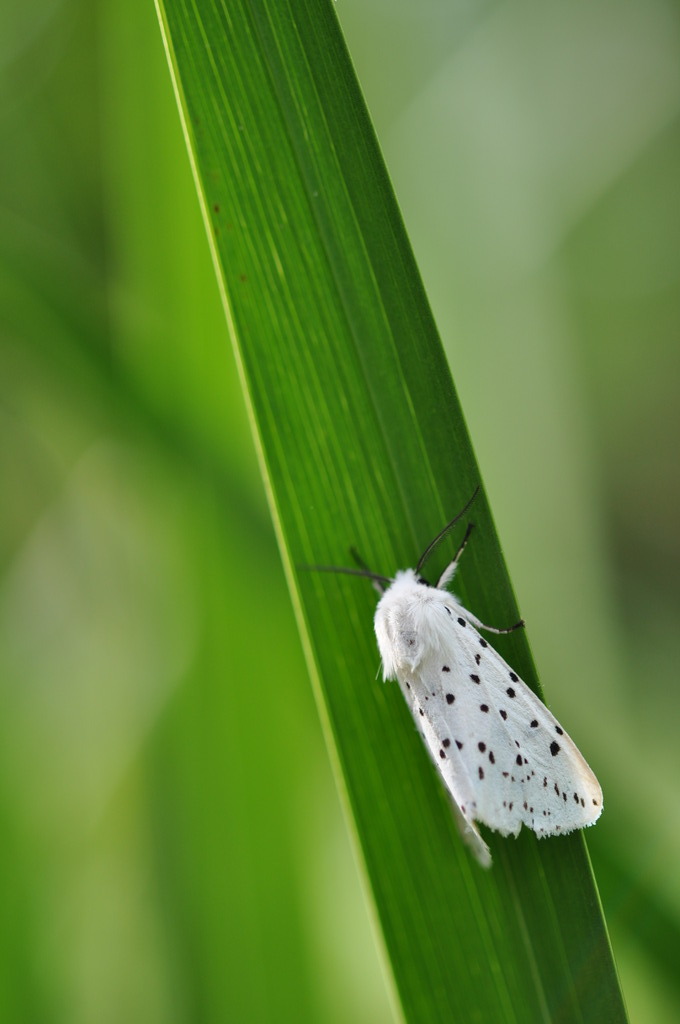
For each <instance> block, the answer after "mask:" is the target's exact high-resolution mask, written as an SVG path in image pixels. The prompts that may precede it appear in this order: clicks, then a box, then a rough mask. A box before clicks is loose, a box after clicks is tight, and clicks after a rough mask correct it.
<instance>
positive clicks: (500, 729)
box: [318, 492, 602, 867]
mask: <svg viewBox="0 0 680 1024" xmlns="http://www.w3.org/2000/svg"><path fill="white" fill-rule="evenodd" d="M475 495H476V492H475ZM475 495H473V498H472V499H471V501H470V502H468V505H467V506H466V507H465V509H463V511H462V512H461V513H459V515H458V516H456V518H455V519H454V520H452V522H451V523H449V524H448V525H447V526H446V527H445V528H444V530H442V531H441V533H440V534H439V535H438V536H437V537H436V538H435V539H434V540H433V541H432V543H431V544H430V545H429V546H428V548H427V550H426V551H425V553H424V554H423V556H422V557H421V559H420V560H419V562H418V565H417V567H416V568H415V569H404V570H403V571H401V572H398V573H397V574H396V576H395V577H394V579H389V578H387V577H384V576H378V575H376V574H375V573H371V572H370V571H369V570H367V569H366V568H365V567H364V568H363V569H361V570H351V569H349V570H340V571H347V572H350V573H356V574H357V575H365V576H369V577H370V578H371V579H372V580H373V582H374V586H375V587H376V589H377V590H378V592H379V593H380V594H381V598H380V601H379V602H378V606H377V608H376V612H375V634H376V637H377V640H378V648H379V650H380V656H381V658H382V665H383V678H384V679H385V680H388V679H396V680H397V682H398V683H399V686H400V687H401V691H402V693H403V695H404V699H405V700H406V703H407V705H408V707H409V709H410V711H411V714H412V715H413V718H414V721H415V723H416V726H417V728H418V730H419V732H420V734H421V736H422V738H423V740H424V742H425V746H426V747H427V749H428V751H429V753H430V755H431V757H432V760H433V761H434V763H435V764H436V766H437V768H438V770H439V773H440V774H441V777H442V779H443V781H444V784H445V785H446V788H447V790H448V792H449V794H450V796H451V799H452V801H453V806H454V812H455V815H456V819H457V821H458V824H459V826H460V829H461V832H462V834H463V837H464V839H465V841H466V842H467V843H468V844H469V846H470V847H471V848H472V851H473V852H474V854H475V856H476V857H477V860H478V861H479V862H480V864H482V865H483V866H484V867H489V866H490V864H491V854H490V852H489V848H488V846H487V844H486V843H485V842H484V840H483V839H482V837H481V835H480V833H479V830H478V828H477V826H476V825H475V822H481V823H482V824H484V825H487V826H488V827H489V828H490V829H493V830H494V831H496V832H500V834H501V835H503V836H508V835H515V836H516V835H517V834H518V833H519V831H520V829H521V827H522V825H526V826H527V828H530V829H533V831H534V832H535V833H536V834H537V835H538V836H551V835H562V834H565V833H567V832H572V831H573V830H574V829H578V828H583V827H584V826H586V825H592V824H593V823H594V822H595V821H596V820H597V818H598V817H599V816H600V814H601V812H602V791H601V789H600V786H599V784H598V781H597V779H596V778H595V776H594V774H593V772H592V771H591V770H590V768H589V767H588V765H587V764H586V761H585V760H584V758H583V756H582V755H581V754H580V753H579V751H578V749H577V747H576V745H575V744H574V742H573V741H572V740H571V739H570V738H569V736H568V735H567V734H566V732H565V731H564V729H563V728H562V726H561V725H560V724H559V722H558V721H557V720H556V719H555V718H554V717H553V716H552V715H551V714H550V712H549V711H548V709H547V708H546V707H545V705H544V704H543V703H542V702H541V701H540V700H539V699H538V697H537V696H536V695H535V694H534V693H533V692H532V690H530V689H529V687H528V686H526V684H525V683H523V682H522V680H521V679H520V678H519V676H518V675H517V674H516V673H515V672H513V670H512V669H511V668H510V666H509V665H508V664H507V663H506V662H505V661H504V660H503V658H501V656H500V654H498V653H497V652H496V651H495V650H494V649H493V648H492V647H490V646H489V644H488V642H487V641H486V640H485V639H484V638H483V637H482V636H481V635H480V633H479V630H485V631H488V632H491V633H508V632H510V631H511V630H508V629H494V628H493V627H492V626H485V625H484V624H483V623H482V622H480V620H479V619H478V618H477V617H476V616H475V615H473V614H472V613H471V612H469V611H467V610H466V609H465V608H464V607H463V606H462V605H461V604H460V602H459V601H458V600H457V599H456V598H455V597H454V596H453V594H451V593H450V592H449V591H448V590H446V586H447V584H449V583H450V582H451V580H452V579H453V577H454V575H455V572H456V569H457V567H458V561H459V559H460V556H461V554H462V553H463V550H464V548H465V545H466V543H467V540H468V538H469V536H470V532H471V530H472V524H470V525H469V526H468V529H467V532H466V534H465V538H464V539H463V542H462V544H461V545H460V548H459V549H458V552H457V553H456V556H455V558H454V559H453V561H452V562H451V563H450V564H449V565H448V566H447V568H446V569H445V570H444V572H443V573H442V575H441V576H440V578H439V580H438V581H437V584H436V586H431V585H430V584H429V583H427V581H426V580H425V579H424V578H423V577H422V576H421V574H420V569H421V568H422V566H423V564H424V562H425V560H426V559H427V558H428V557H429V555H430V554H431V553H432V551H433V550H434V547H435V546H436V545H437V543H438V542H439V541H440V540H442V539H443V537H444V536H445V535H446V534H447V532H448V531H449V529H450V528H451V527H452V526H453V525H454V523H456V522H457V521H458V520H459V519H460V518H461V516H462V515H464V514H465V512H466V511H467V508H468V507H469V505H470V504H471V502H472V500H474V497H475ZM318 568H321V567H318ZM521 625H523V623H522V622H519V623H517V626H521ZM517 626H513V627H511V629H515V628H517Z"/></svg>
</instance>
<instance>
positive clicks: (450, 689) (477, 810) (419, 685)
mask: <svg viewBox="0 0 680 1024" xmlns="http://www.w3.org/2000/svg"><path fill="white" fill-rule="evenodd" d="M453 600H454V599H452V602H453ZM444 611H445V609H444V608H442V614H443V613H444ZM460 611H463V613H464V610H463V609H461V608H460V606H459V605H457V604H455V605H454V604H452V605H451V609H450V611H449V612H448V613H447V626H446V633H445V637H446V639H444V640H443V641H442V642H440V643H438V644H435V645H434V646H433V647H432V649H431V650H430V652H429V654H428V657H427V658H426V659H424V660H423V662H422V664H421V665H420V666H419V668H418V671H417V672H416V673H414V674H413V676H412V678H411V679H410V681H409V690H408V691H407V693H408V695H409V704H410V706H411V710H412V713H413V716H414V718H415V720H416V722H417V723H418V724H419V726H420V729H421V732H422V735H423V739H424V740H425V743H426V745H427V747H428V750H429V752H430V754H431V756H432V759H433V760H434V762H435V764H436V765H437V768H438V769H439V771H440V773H441V775H442V778H443V780H444V782H445V784H446V787H447V789H448V790H449V793H450V794H451V797H452V799H453V800H454V802H455V803H456V805H457V806H458V808H459V810H460V813H461V815H462V817H463V818H464V820H465V822H466V826H469V827H470V828H471V829H472V830H473V832H474V831H476V829H475V828H474V824H473V822H474V821H478V822H481V823H483V824H485V825H487V826H488V827H489V828H491V829H493V830H495V831H497V832H500V833H501V834H502V835H510V834H514V835H517V833H518V832H519V830H520V829H521V827H522V825H526V826H527V827H528V828H531V829H532V830H533V831H534V832H536V833H537V835H539V836H547V835H556V834H561V833H567V832H571V831H573V830H574V829H577V828H583V827H584V826H586V825H591V824H593V822H594V821H596V820H597V818H598V817H599V815H600V813H601V811H602V791H601V789H600V786H599V784H598V782H597V779H596V778H595V776H594V774H593V772H592V771H591V769H590V768H589V766H588V764H587V763H586V761H585V759H584V758H583V756H582V755H581V753H580V752H579V750H578V748H577V747H576V745H575V743H574V742H573V740H571V738H570V737H569V736H568V735H567V733H566V732H565V731H564V729H563V728H562V727H561V726H560V724H559V722H558V721H557V720H556V719H555V718H554V716H553V715H552V714H551V713H550V712H549V711H548V709H547V708H546V707H545V705H544V704H543V703H542V702H541V701H540V700H539V698H538V697H537V696H536V695H535V694H534V693H533V691H532V690H530V689H529V687H528V686H526V684H525V683H523V682H522V680H521V679H520V678H519V677H518V675H517V673H516V672H514V671H513V670H512V669H511V668H510V666H509V665H508V664H507V663H506V662H505V661H504V660H503V658H501V656H500V655H499V654H498V653H497V651H495V650H494V649H493V648H492V647H491V646H490V645H489V643H488V641H486V640H485V639H484V638H483V637H482V636H481V634H480V633H479V632H478V631H477V629H476V628H475V627H474V626H473V625H472V623H471V622H470V621H469V620H468V619H466V618H465V617H464V614H465V613H464V614H463V616H461V615H459V612H460ZM452 613H454V614H452ZM440 635H441V632H440ZM449 638H450V639H449ZM402 689H404V687H403V686H402ZM477 835H478V836H479V833H478V832H477ZM479 841H480V842H482V843H483V840H482V839H481V837H479Z"/></svg>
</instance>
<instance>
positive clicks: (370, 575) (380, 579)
mask: <svg viewBox="0 0 680 1024" xmlns="http://www.w3.org/2000/svg"><path fill="white" fill-rule="evenodd" d="M298 568H300V569H303V570H304V571H305V572H339V573H342V574H344V575H345V576H364V577H365V578H366V579H368V580H372V581H373V586H374V587H375V588H376V590H377V591H378V593H379V594H380V595H382V594H384V593H385V591H386V589H387V588H388V587H389V585H390V583H391V582H392V580H391V579H390V578H389V576H381V575H380V574H379V573H377V572H371V570H370V569H348V568H346V567H345V566H344V565H300V566H298Z"/></svg>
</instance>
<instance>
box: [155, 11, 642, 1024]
mask: <svg viewBox="0 0 680 1024" xmlns="http://www.w3.org/2000/svg"><path fill="white" fill-rule="evenodd" d="M159 7H160V17H161V23H162V26H163V30H164V35H165V39H166V45H167V48H168V53H169V57H170V64H171V68H172V73H173V76H174V81H175V85H176V89H177V93H178V98H179V101H180V109H181V111H182V115H183V118H184V123H185V130H186V135H187V141H188V145H189V150H190V154H191V158H192V161H193V163H194V168H195V172H196V179H197V183H198V189H199V194H200V197H201V202H202V205H203V210H204V214H205V218H206V222H207V224H208V228H209V236H210V239H211V244H212V247H213V252H214V257H215V263H216V267H217V270H218V276H219V279H220V282H221V285H222V287H223V290H224V294H225V299H226V309H227V313H228V318H229V323H230V328H231V332H232V337H233V340H234V345H235V348H236V352H237V356H238V359H239V364H240V366H241V370H242V378H243V384H244V391H245V394H246V399H247V401H248V403H249V406H250V409H251V412H252V417H253V423H254V428H255V434H256V438H257V441H258V446H259V450H260V453H261V459H262V465H263V468H264V470H265V477H266V480H267V484H268V488H269V491H270V495H271V503H272V508H273V511H274V517H275V522H276V525H277V530H278V533H279V538H280V542H281V549H282V552H283V556H284V562H285V564H286V567H287V571H288V574H289V578H290V582H291V588H292V593H293V597H294V601H295V603H296V607H297V610H298V614H299V619H300V622H301V625H302V630H303V639H304V640H305V643H306V646H307V648H308V650H309V652H310V655H311V661H312V662H313V665H314V666H315V679H316V682H317V697H318V702H319V706H320V709H321V713H322V718H323V720H324V722H325V725H326V728H327V733H328V737H329V741H330V748H331V750H332V752H333V753H334V756H335V760H336V762H337V766H338V769H339V777H340V778H341V780H342V785H343V786H344V791H345V793H346V796H347V803H348V806H349V808H350V810H351V818H352V821H353V823H354V828H355V831H356V836H357V839H358V842H359V845H360V848H361V851H362V855H363V861H364V864H365V868H366V874H367V878H368V880H369V883H370V888H371V891H372V895H373V900H374V904H375V907H376V910H377V913H378V916H379V919H380V923H381V927H382V933H383V936H384V942H385V947H386V950H387V953H388V956H389V960H390V964H391V969H392V973H393V976H394V979H395V984H396V988H397V990H398V993H399V998H400V1000H401V1004H402V1007H403V1011H404V1016H405V1017H406V1019H408V1020H412V1021H418V1022H419V1024H421V1022H428V1021H449V1020H454V1019H460V1020H465V1021H473V1020H479V1021H517V1022H520V1021H521V1022H526V1021H534V1020H536V1021H539V1020H545V1021H565V1022H566V1021H579V1022H580V1021H583V1022H585V1021H591V1020H592V1021H595V1020H596V1021H598V1022H601V1021H612V1022H614V1021H621V1020H624V1019H625V1013H624V1010H623V1006H622V1000H621V995H620V992H619V988H618V982H617V978H616V973H615V970H614V966H613V961H612V957H611V951H610V947H609V943H608V939H607V934H606V930H605V926H604V922H603V919H602V914H601V909H600V905H599V901H598V896H597V892H596V889H595V886H594V882H593V879H592V875H591V871H590V866H589V863H588V858H587V854H586V851H585V845H584V843H583V839H582V837H581V836H580V835H575V836H570V837H566V838H564V839H560V840H550V841H544V842H542V843H538V842H537V840H536V839H535V838H534V837H533V836H532V835H528V834H523V835H521V836H520V837H519V839H518V840H516V841H514V840H502V839H498V838H496V837H493V836H492V837H491V840H490V842H491V846H492V852H493V855H494V858H495V866H494V869H493V870H492V871H490V872H488V873H484V872H482V871H481V870H480V869H479V868H478V867H477V865H476V864H475V863H473V862H472V861H471V859H470V857H469V855H468V854H467V852H466V851H465V850H464V848H463V847H462V844H461V842H460V840H459V838H458V836H457V834H456V829H455V826H454V824H453V821H452V818H451V815H450V813H449V809H448V806H447V801H446V798H445V795H444V793H443V792H442V789H441V787H440V786H439V784H438V782H437V780H436V778H435V775H434V772H433V770H432V768H431V766H430V764H429V762H428V759H427V756H426V754H425V751H424V750H423V749H422V747H421V745H420V741H419V738H418V737H417V735H416V734H415V732H414V730H413V727H412V723H411V722H410V720H409V716H408V713H407V710H406V708H405V707H404V706H403V704H402V702H401V698H400V695H399V693H398V691H397V688H396V687H394V686H387V687H384V686H383V685H382V684H381V683H379V682H378V681H377V680H376V679H375V678H374V675H375V668H376V666H377V655H376V652H375V646H374V642H373V638H372V630H371V619H372V611H373V606H374V601H373V598H372V596H371V592H370V588H369V587H368V584H366V583H365V582H364V581H361V580H353V579H351V578H348V577H338V578H335V577H332V576H328V575H322V574H318V575H314V574H310V573H299V572H298V571H297V567H299V566H301V565H305V564H310V563H326V564H339V565H342V564H346V563H347V560H348V555H347V549H348V547H349V545H350V544H355V545H356V546H357V547H358V548H359V550H360V551H361V553H362V554H363V556H364V558H366V559H367V561H369V562H370V564H371V566H372V567H373V568H375V570H376V571H379V572H384V573H388V574H389V573H392V572H393V571H394V569H396V568H398V567H400V566H404V565H408V564H412V563H413V561H414V559H415V558H416V557H417V555H418V554H419V553H420V551H421V550H422V548H423V547H424V546H425V544H426V543H427V542H428V541H429V539H430V538H431V537H432V536H433V535H434V534H435V533H436V532H437V530H438V529H439V528H440V527H441V526H442V525H443V523H444V522H445V521H446V520H447V519H448V518H450V517H451V515H452V514H453V513H454V512H455V511H457V510H458V509H459V508H460V507H462V505H463V504H464V503H465V501H466V500H467V499H468V498H469V496H470V494H471V493H472V491H473V489H474V487H475V486H476V485H477V483H478V482H479V472H478V469H477V467H476V465H475V462H474V457H473V454H472V449H471V445H470V442H469V439H468V436H467V431H466V428H465V423H464V420H463V416H462V413H461V410H460V407H459V405H458V402H457V399H456V396H455V392H454V389H453V385H452V382H451V376H450V371H449V368H448V366H447V364H446V360H445V358H444V355H443V351H442V348H441V345H440V343H439V340H438V337H437V334H436V330H435V327H434V324H433V322H432V318H431V315H430V312H429V308H428V305H427V301H426V298H425V295H424V292H423V289H422V285H421V282H420V279H419V276H418V273H417V270H416V267H415V265H414V262H413V258H412V255H411V251H410V248H409V245H408V242H407V239H406V236H405V233H404V231H403V227H402V224H401V220H400V218H399V214H398V211H397V209H396V205H395V202H394V198H393V196H392V192H391V189H390V185H389V182H388V180H387V177H386V173H385V170H384V167H383V164H382V160H381V157H380V154H379V151H378V148H377V145H376V142H375V138H374V136H373V132H372V130H371V127H370V124H369V121H368V118H367V115H366V111H365V109H364V106H363V103H362V100H361V97H360V93H359V91H358V87H357V84H356V81H355V78H354V75H353V72H352V69H351V65H350V62H349V60H348V57H347V54H346V52H345V49H344V46H343V43H342V39H341V36H340V33H339V31H338V27H337V24H336V20H335V14H334V12H333V10H332V5H331V4H326V3H319V2H314V3H312V2H308V3H305V2H298V3H283V2H278V0H277V2H271V3H267V2H264V0H254V2H251V3H246V2H238V0H235V2H232V3H229V4H228V5H227V4H220V3H218V2H216V0H195V2H193V3H190V2H182V0H166V2H165V3H160V2H159ZM454 369H455V368H454ZM504 443H506V439H505V438H499V444H504ZM475 521H476V523H477V525H478V530H477V534H476V536H475V539H474V543H473V544H472V545H471V546H470V549H469V551H468V552H466V558H465V562H464V564H463V568H462V570H461V579H460V584H459V587H458V591H459V593H460V596H461V597H462V599H463V601H464V602H465V603H466V604H467V605H468V607H470V608H471V609H473V610H474V611H475V613H477V614H478V615H479V616H480V617H481V618H482V619H483V620H484V621H487V622H491V623H497V624H499V625H504V624H506V623H508V622H511V621H514V619H515V618H516V617H517V609H516V606H515V602H514V598H513V595H512V591H511V588H510V585H509V582H508V579H507V575H506V573H505V569H504V566H503V563H502V558H501V554H500V550H499V546H498V542H497V539H496V536H495V532H494V529H493V524H492V522H491V518H490V514H489V510H488V507H487V504H486V501H485V499H484V496H483V495H481V496H480V498H479V500H478V502H477V505H476V508H475ZM441 557H442V559H443V558H445V557H446V553H443V554H442V556H441ZM263 609H264V611H265V613H266V601H265V600H263ZM497 646H498V648H499V650H500V651H501V653H503V655H504V656H506V657H507V658H508V660H509V661H510V662H511V663H512V664H513V665H514V666H515V667H516V668H517V670H518V671H519V672H520V673H521V674H522V675H523V677H524V678H525V679H526V680H527V681H528V682H529V683H530V684H532V685H537V683H536V677H535V673H534V669H533V666H532V663H531V658H530V655H529V651H528V646H527V641H526V638H525V637H524V636H523V635H512V636H509V637H505V638H499V642H498V645H497ZM263 753H264V752H263ZM588 754H589V755H590V757H591V760H592V762H593V763H594V765H595V766H597V752H596V751H592V752H590V751H589V752H588Z"/></svg>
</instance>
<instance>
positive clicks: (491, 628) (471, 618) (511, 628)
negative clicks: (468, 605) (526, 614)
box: [465, 609, 526, 633]
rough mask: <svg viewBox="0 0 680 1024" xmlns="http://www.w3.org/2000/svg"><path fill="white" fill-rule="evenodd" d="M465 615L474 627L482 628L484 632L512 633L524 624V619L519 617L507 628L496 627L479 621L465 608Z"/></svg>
mask: <svg viewBox="0 0 680 1024" xmlns="http://www.w3.org/2000/svg"><path fill="white" fill-rule="evenodd" d="M465 617H466V618H467V620H468V622H469V623H470V624H471V625H472V626H474V627H475V629H483V630H484V631H485V632H486V633H514V631H515V630H516V629H522V627H523V626H525V625H526V623H525V621H524V619H520V620H519V622H516V623H515V625H514V626H508V627H507V629H497V628H496V627H495V626H487V625H485V624H484V623H483V622H480V620H479V619H478V618H477V616H476V615H472V614H471V613H470V612H469V611H468V610H467V609H466V610H465Z"/></svg>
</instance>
